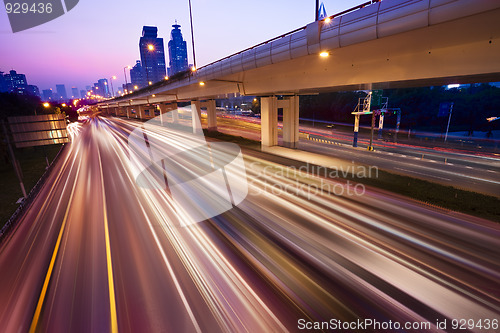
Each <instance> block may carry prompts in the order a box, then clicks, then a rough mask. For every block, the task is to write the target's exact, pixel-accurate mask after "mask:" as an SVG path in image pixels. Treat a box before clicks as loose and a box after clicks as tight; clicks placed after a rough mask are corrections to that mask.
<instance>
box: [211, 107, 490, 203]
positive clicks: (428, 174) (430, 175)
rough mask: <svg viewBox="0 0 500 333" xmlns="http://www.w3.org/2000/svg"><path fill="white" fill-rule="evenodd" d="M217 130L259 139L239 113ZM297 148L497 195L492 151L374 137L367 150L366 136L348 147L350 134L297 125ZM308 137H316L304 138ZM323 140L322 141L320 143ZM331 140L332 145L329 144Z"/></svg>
mask: <svg viewBox="0 0 500 333" xmlns="http://www.w3.org/2000/svg"><path fill="white" fill-rule="evenodd" d="M217 122H218V123H217V125H218V129H219V131H220V132H224V133H227V134H231V135H237V136H243V137H247V138H249V139H253V140H260V120H259V119H256V118H249V117H242V116H224V117H221V116H219V117H218V119H217ZM300 130H301V133H302V134H301V136H300V140H299V149H301V150H306V151H310V152H313V153H318V154H321V155H325V156H331V157H335V158H339V159H343V160H345V161H349V162H351V161H353V162H354V163H356V164H361V165H369V166H376V167H377V168H379V169H381V170H387V171H390V172H393V173H397V174H401V175H407V176H410V177H414V178H420V179H424V180H429V181H432V182H436V183H440V184H443V185H449V186H454V187H457V188H460V189H465V190H471V191H474V192H479V193H484V194H488V195H493V196H500V191H499V188H500V156H498V154H494V153H482V152H478V153H477V154H475V155H474V154H471V153H470V152H465V151H461V150H457V149H444V148H435V149H431V148H428V147H419V146H412V145H408V144H394V143H392V142H389V143H388V142H384V141H378V140H374V146H375V151H373V152H370V151H367V149H366V146H367V145H368V141H369V140H368V139H366V138H364V139H360V140H359V145H360V147H358V148H354V147H352V137H349V136H348V135H346V134H345V133H342V132H340V133H338V132H335V131H332V130H331V129H327V128H312V127H308V126H302V125H301V129H300ZM306 135H309V137H310V138H316V139H319V141H318V140H316V141H314V140H308V139H306ZM323 141H325V142H323ZM332 143H333V144H332Z"/></svg>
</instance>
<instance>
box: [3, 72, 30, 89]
mask: <svg viewBox="0 0 500 333" xmlns="http://www.w3.org/2000/svg"><path fill="white" fill-rule="evenodd" d="M3 80H4V84H3V85H4V86H5V88H6V91H8V92H13V93H18V94H25V93H26V89H27V88H28V82H27V81H26V75H24V74H18V73H17V72H16V71H15V70H11V71H9V74H5V75H4V76H3ZM5 88H4V89H5Z"/></svg>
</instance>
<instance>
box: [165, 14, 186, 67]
mask: <svg viewBox="0 0 500 333" xmlns="http://www.w3.org/2000/svg"><path fill="white" fill-rule="evenodd" d="M172 27H173V29H172V32H171V33H170V41H169V42H168V56H169V58H170V59H169V66H170V67H169V68H168V75H174V74H175V73H178V72H181V71H184V70H186V69H188V60H187V46H186V41H185V40H184V39H183V38H182V33H181V29H179V28H180V27H181V26H180V25H179V24H177V21H176V22H175V24H174V25H172Z"/></svg>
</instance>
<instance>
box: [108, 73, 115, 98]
mask: <svg viewBox="0 0 500 333" xmlns="http://www.w3.org/2000/svg"><path fill="white" fill-rule="evenodd" d="M113 80H116V76H114V75H113V76H112V77H111V78H110V79H109V82H111V97H115V89H113Z"/></svg>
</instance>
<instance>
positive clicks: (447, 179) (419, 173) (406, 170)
mask: <svg viewBox="0 0 500 333" xmlns="http://www.w3.org/2000/svg"><path fill="white" fill-rule="evenodd" d="M394 169H396V170H401V171H405V172H410V173H415V174H417V175H422V176H427V177H433V178H437V179H442V180H446V181H451V179H449V178H444V177H438V176H434V175H429V174H426V173H422V172H417V171H412V170H408V169H403V168H394Z"/></svg>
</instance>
